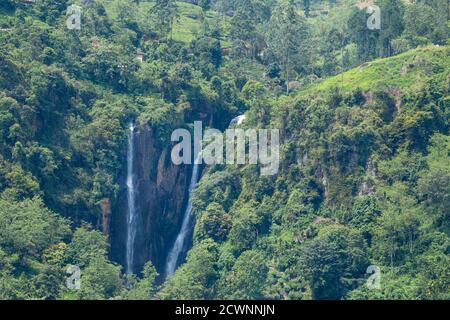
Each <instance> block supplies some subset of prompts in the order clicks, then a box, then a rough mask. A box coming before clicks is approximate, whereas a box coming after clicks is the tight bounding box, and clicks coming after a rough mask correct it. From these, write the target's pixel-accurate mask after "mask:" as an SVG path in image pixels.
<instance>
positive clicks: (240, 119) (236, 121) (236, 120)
mask: <svg viewBox="0 0 450 320" xmlns="http://www.w3.org/2000/svg"><path fill="white" fill-rule="evenodd" d="M245 118H246V117H245V114H241V115H240V116H237V117H236V118H233V120H231V121H230V124H229V126H230V127H231V126H233V125H236V126H239V125H241V124H242V122H244V120H245Z"/></svg>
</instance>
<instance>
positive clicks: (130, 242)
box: [126, 123, 137, 273]
mask: <svg viewBox="0 0 450 320" xmlns="http://www.w3.org/2000/svg"><path fill="white" fill-rule="evenodd" d="M134 130H135V127H134V124H133V123H131V124H130V129H129V132H128V150H127V200H128V207H127V242H126V272H127V273H133V262H134V243H135V240H136V228H137V224H136V220H137V210H136V186H135V177H134Z"/></svg>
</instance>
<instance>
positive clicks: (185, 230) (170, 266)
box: [165, 152, 202, 276]
mask: <svg viewBox="0 0 450 320" xmlns="http://www.w3.org/2000/svg"><path fill="white" fill-rule="evenodd" d="M201 155H202V153H201V152H199V154H198V155H197V157H196V159H195V162H194V168H193V169H192V176H191V182H190V184H189V199H188V204H187V207H186V210H185V212H184V217H183V222H182V224H181V230H180V232H179V233H178V235H177V238H176V240H175V243H174V244H173V247H172V249H171V250H170V251H169V255H168V256H167V264H166V270H165V272H166V276H170V275H172V274H173V273H174V272H175V268H176V267H177V262H178V259H179V258H180V254H181V252H182V251H183V247H184V243H185V241H186V237H187V236H188V234H189V231H190V225H191V218H192V217H191V213H192V192H193V191H194V188H195V186H196V185H197V182H198V178H199V174H200V164H198V163H200V162H201V161H200V160H201Z"/></svg>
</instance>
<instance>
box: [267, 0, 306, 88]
mask: <svg viewBox="0 0 450 320" xmlns="http://www.w3.org/2000/svg"><path fill="white" fill-rule="evenodd" d="M268 30H269V31H268V35H267V43H268V45H269V48H270V49H271V50H272V51H273V52H274V54H275V56H276V57H277V59H278V60H279V61H280V65H281V66H282V68H283V70H284V76H285V81H286V93H287V94H289V81H290V80H291V70H292V69H293V68H294V67H296V66H299V65H300V64H301V58H302V54H303V55H304V54H305V52H304V51H305V50H304V48H305V44H304V43H305V39H306V37H307V34H308V26H307V23H306V20H305V18H304V16H301V15H299V14H297V11H296V7H295V4H294V1H293V0H283V1H281V2H280V3H279V4H278V5H277V6H276V7H275V9H274V11H273V13H272V17H271V18H270V22H269V27H268Z"/></svg>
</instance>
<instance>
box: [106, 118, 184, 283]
mask: <svg viewBox="0 0 450 320" xmlns="http://www.w3.org/2000/svg"><path fill="white" fill-rule="evenodd" d="M171 149H172V147H171V146H170V145H169V146H167V147H164V148H162V149H161V148H159V147H158V146H157V144H156V136H155V134H154V132H153V130H152V129H151V128H149V127H148V126H146V125H144V126H138V127H137V129H136V133H135V156H134V161H135V163H134V171H135V172H134V174H135V181H136V191H137V197H136V210H137V211H138V215H139V221H138V223H137V225H138V229H137V234H136V242H135V259H134V272H135V273H137V274H139V272H140V270H142V266H143V265H144V264H145V263H146V262H147V261H148V260H151V261H152V262H153V264H154V265H155V267H156V269H157V270H158V272H159V273H162V272H163V270H164V265H165V262H166V256H167V252H168V251H169V250H170V247H171V246H172V243H173V241H174V239H175V237H176V233H177V231H178V229H179V226H180V225H181V219H182V218H183V208H184V206H185V203H186V202H187V197H188V184H189V174H190V172H189V170H191V169H190V168H189V166H184V165H180V166H177V165H174V164H173V163H172V161H171V159H170V153H171ZM124 165H125V166H126V161H124ZM123 172H124V173H126V170H123ZM125 180H126V176H125V174H124V176H123V177H121V179H120V181H119V183H120V186H121V189H120V193H119V196H118V198H117V200H116V203H115V205H114V207H113V212H112V221H111V232H110V239H111V255H112V259H114V260H115V261H117V262H119V263H121V264H122V265H124V264H125V251H126V249H125V247H126V234H127V227H126V214H127V189H126V183H125Z"/></svg>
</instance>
